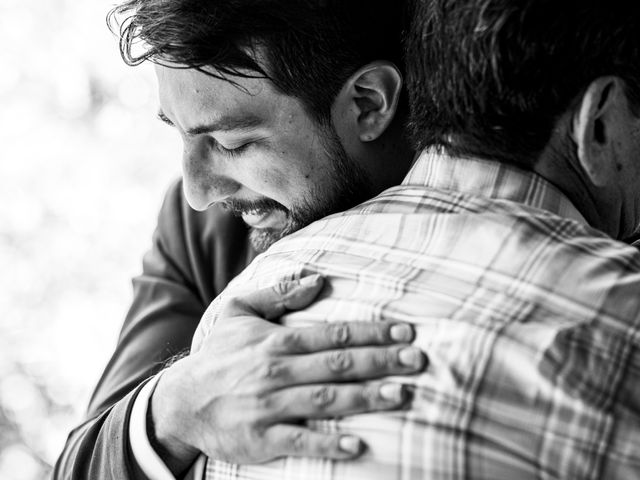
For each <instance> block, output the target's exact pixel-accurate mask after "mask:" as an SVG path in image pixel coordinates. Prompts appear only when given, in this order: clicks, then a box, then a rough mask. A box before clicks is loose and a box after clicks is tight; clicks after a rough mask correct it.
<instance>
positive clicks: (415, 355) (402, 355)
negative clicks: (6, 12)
mask: <svg viewBox="0 0 640 480" xmlns="http://www.w3.org/2000/svg"><path fill="white" fill-rule="evenodd" d="M398 358H399V359H400V363H402V365H404V366H405V367H415V368H419V367H420V366H421V365H422V352H420V350H419V349H417V348H414V347H407V348H403V349H402V350H400V352H399V353H398Z"/></svg>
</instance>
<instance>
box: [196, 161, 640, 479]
mask: <svg viewBox="0 0 640 480" xmlns="http://www.w3.org/2000/svg"><path fill="white" fill-rule="evenodd" d="M312 272H320V273H322V274H323V275H325V276H327V278H328V281H329V282H330V284H331V287H332V288H331V296H326V295H325V296H323V297H321V299H320V300H319V301H318V302H316V303H315V304H313V305H312V306H311V307H310V308H308V309H307V310H305V311H301V312H293V313H290V314H287V315H286V317H285V322H286V323H287V324H289V325H307V324H308V323H309V322H333V321H344V320H352V321H355V320H360V321H362V320H368V321H372V322H380V321H408V322H412V323H413V324H414V325H415V328H416V332H417V339H416V345H417V346H419V347H420V348H422V349H423V350H424V351H425V352H427V354H428V356H429V359H430V363H429V368H428V369H427V371H426V372H425V373H423V374H420V375H415V376H405V377H393V379H395V381H398V382H403V383H406V384H410V385H413V386H415V392H416V393H415V397H414V401H413V404H412V407H411V409H410V410H408V411H403V412H390V413H375V414H365V415H355V416H350V417H345V418H341V419H335V420H330V421H315V422H310V424H311V425H312V426H313V427H314V428H317V429H319V430H322V431H341V432H350V433H353V434H356V435H358V436H360V437H361V438H363V439H364V441H365V442H366V443H367V445H368V447H369V448H368V451H367V452H366V453H365V454H364V456H363V457H362V458H360V459H358V460H356V461H350V462H333V461H328V460H316V459H294V458H285V459H280V460H277V461H273V462H270V463H267V464H263V465H250V466H238V465H229V464H225V463H223V462H217V461H209V463H208V466H207V473H206V477H207V478H208V479H240V478H242V479H253V480H258V479H264V480H275V479H304V480H309V479H312V480H314V479H317V480H324V479H327V480H329V479H331V480H334V479H335V480H340V479H350V480H357V479H362V480H370V479H385V480H387V479H398V480H410V479H427V478H428V479H457V478H461V479H462V478H474V479H487V480H497V479H505V480H514V479H517V480H527V479H552V478H560V479H613V478H618V479H625V480H627V479H632V478H640V356H639V355H638V345H640V331H639V327H640V254H639V252H638V251H637V250H636V249H635V248H632V247H630V246H628V245H625V244H622V243H620V242H617V241H614V240H612V239H610V238H609V237H607V236H605V235H604V234H602V233H600V232H599V231H596V230H594V229H592V228H590V227H589V226H588V225H587V224H586V222H585V220H584V219H583V217H582V216H581V215H580V213H579V212H578V211H577V210H576V209H575V207H574V206H573V205H572V204H571V203H570V202H569V200H568V199H567V198H566V197H565V196H564V195H563V194H562V193H561V192H559V191H558V190H557V189H556V188H555V187H554V186H553V185H551V184H550V183H548V182H546V181H545V180H544V179H542V178H541V177H539V176H537V175H535V174H533V173H531V172H525V171H522V170H519V169H517V168H515V167H512V166H507V165H504V164H499V163H497V162H489V161H482V160H470V159H459V158H451V157H446V156H444V155H439V154H434V153H424V154H423V155H422V156H421V157H420V158H419V159H418V160H417V162H416V164H415V165H414V167H413V168H412V170H411V172H410V173H409V175H408V176H407V178H406V179H405V181H404V182H403V184H402V185H400V186H398V187H394V188H391V189H389V190H387V191H385V192H384V193H382V194H381V195H379V196H378V197H376V198H374V199H372V200H370V201H368V202H366V203H364V204H362V205H360V206H358V207H356V208H354V209H352V210H349V211H347V212H344V213H340V214H336V215H333V216H330V217H327V218H325V219H323V220H320V221H318V222H315V223H314V224H312V225H310V226H309V227H307V228H305V229H303V230H301V231H299V232H297V233H295V234H293V235H291V236H289V237H287V238H286V239H284V240H282V241H279V242H278V243H276V244H275V245H274V246H273V247H272V248H270V249H269V250H268V251H267V252H266V253H264V254H263V255H261V256H259V257H258V258H257V259H256V260H255V261H254V262H253V263H252V264H251V265H250V266H249V267H248V268H247V270H245V272H244V273H243V274H241V275H240V276H239V277H238V278H237V279H236V280H234V281H233V282H232V284H231V285H230V287H229V288H228V290H227V292H226V293H225V295H235V294H238V293H242V292H244V291H245V290H250V289H253V288H256V287H264V286H267V285H270V284H273V283H274V282H277V281H280V280H291V279H297V278H299V277H300V276H302V275H306V274H309V273H312ZM220 302H221V299H218V300H216V301H215V302H214V303H213V304H212V305H211V307H210V309H209V310H208V312H207V313H206V314H205V317H204V318H203V321H202V323H201V327H200V329H199V331H198V333H197V334H196V340H195V348H197V345H198V343H199V342H200V341H201V339H202V337H203V336H205V335H208V334H209V333H210V332H211V330H212V327H213V324H214V322H215V317H216V314H217V312H218V311H219V307H220Z"/></svg>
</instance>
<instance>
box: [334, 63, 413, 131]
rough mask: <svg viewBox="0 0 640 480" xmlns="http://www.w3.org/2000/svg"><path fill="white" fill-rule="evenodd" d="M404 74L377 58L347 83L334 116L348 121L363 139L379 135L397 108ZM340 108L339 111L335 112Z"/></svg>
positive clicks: (336, 105) (337, 100)
mask: <svg viewBox="0 0 640 480" xmlns="http://www.w3.org/2000/svg"><path fill="white" fill-rule="evenodd" d="M402 84H403V82H402V75H401V74H400V71H399V70H398V68H397V67H396V66H395V65H394V64H393V63H391V62H387V61H376V62H372V63H369V64H367V65H365V66H363V67H362V68H360V69H358V70H357V71H356V72H355V73H353V75H351V76H350V77H349V79H348V80H347V82H345V84H344V86H343V87H342V90H341V91H340V93H339V94H338V97H337V98H336V101H335V102H334V109H333V110H334V111H333V114H334V119H335V117H336V116H337V117H338V118H339V121H340V122H347V123H348V124H349V130H351V131H352V132H353V133H355V134H356V136H357V137H358V138H359V139H360V141H362V142H371V141H373V140H376V139H377V138H379V137H380V136H381V135H382V134H383V133H384V131H385V130H386V129H387V128H388V127H389V125H390V124H391V122H392V121H393V118H394V117H395V115H396V111H397V109H398V102H399V100H400V95H401V91H402ZM336 110H337V111H336Z"/></svg>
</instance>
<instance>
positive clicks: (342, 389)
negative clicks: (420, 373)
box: [260, 382, 411, 422]
mask: <svg viewBox="0 0 640 480" xmlns="http://www.w3.org/2000/svg"><path fill="white" fill-rule="evenodd" d="M410 397H411V395H410V393H409V390H408V389H407V387H405V386H404V385H402V384H400V383H395V382H370V383H353V384H319V385H305V386H300V387H293V388H287V389H282V390H277V391H275V392H272V393H269V394H267V395H265V396H264V397H262V398H261V405H260V407H261V410H262V411H263V412H264V414H265V415H266V416H268V418H269V419H270V421H276V422H277V421H289V420H297V419H310V418H327V417H341V416H344V415H354V414H358V413H366V412H377V411H382V410H395V409H398V408H401V407H402V406H403V405H405V404H407V403H408V401H409V400H410Z"/></svg>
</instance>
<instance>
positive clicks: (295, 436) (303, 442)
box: [287, 430, 308, 453]
mask: <svg viewBox="0 0 640 480" xmlns="http://www.w3.org/2000/svg"><path fill="white" fill-rule="evenodd" d="M287 440H288V441H287V443H288V446H289V449H290V450H291V451H292V452H295V453H303V452H304V451H305V450H306V448H307V443H308V439H307V435H306V434H305V432H304V431H302V430H296V431H295V432H292V433H291V434H290V435H289V438H288V439H287Z"/></svg>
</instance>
